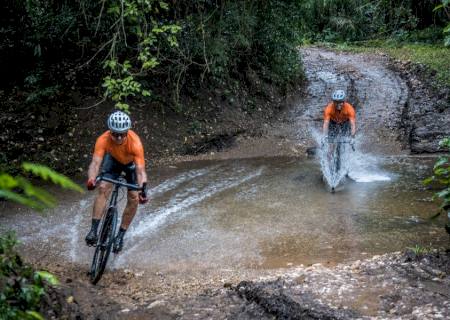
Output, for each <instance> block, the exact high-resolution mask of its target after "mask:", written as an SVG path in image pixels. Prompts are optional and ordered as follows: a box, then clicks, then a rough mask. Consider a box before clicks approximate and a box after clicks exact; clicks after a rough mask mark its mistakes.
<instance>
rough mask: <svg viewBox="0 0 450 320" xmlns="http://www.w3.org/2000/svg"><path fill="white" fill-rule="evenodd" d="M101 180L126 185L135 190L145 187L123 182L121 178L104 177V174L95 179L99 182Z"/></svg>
mask: <svg viewBox="0 0 450 320" xmlns="http://www.w3.org/2000/svg"><path fill="white" fill-rule="evenodd" d="M99 181H106V182H111V183H113V184H116V185H119V186H121V187H126V188H128V189H130V190H134V191H143V187H139V186H138V185H137V184H130V183H126V182H122V181H120V180H114V179H111V178H107V177H103V176H98V177H97V178H96V179H95V182H99Z"/></svg>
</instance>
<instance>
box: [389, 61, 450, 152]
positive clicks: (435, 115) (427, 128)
mask: <svg viewBox="0 0 450 320" xmlns="http://www.w3.org/2000/svg"><path fill="white" fill-rule="evenodd" d="M389 65H390V68H391V69H392V70H394V71H395V72H396V73H398V74H399V75H400V76H401V77H402V79H404V80H405V81H406V83H407V85H408V88H409V95H408V100H407V104H406V107H405V108H404V111H403V114H402V117H401V121H402V127H403V129H404V136H405V141H406V142H407V143H408V145H409V147H410V149H411V152H413V153H434V152H440V151H442V150H441V149H440V147H439V141H440V140H441V139H442V138H444V137H448V136H450V125H449V123H450V88H448V87H445V86H443V85H439V84H438V82H437V81H436V80H435V77H434V73H433V72H431V71H430V70H428V69H427V68H426V67H425V66H424V65H420V64H414V63H411V62H410V61H396V60H390V64H389Z"/></svg>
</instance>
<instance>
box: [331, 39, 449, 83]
mask: <svg viewBox="0 0 450 320" xmlns="http://www.w3.org/2000/svg"><path fill="white" fill-rule="evenodd" d="M334 48H335V49H338V50H342V51H350V52H357V53H386V54H388V55H390V56H391V57H393V58H395V59H398V60H402V61H411V62H413V63H420V64H423V65H425V66H427V67H428V68H429V69H430V70H432V71H433V73H435V77H436V81H437V82H438V84H440V85H444V86H447V87H450V48H449V47H444V46H443V45H436V44H419V43H398V42H394V41H389V40H372V41H364V42H358V43H353V44H338V45H336V46H335V47H334Z"/></svg>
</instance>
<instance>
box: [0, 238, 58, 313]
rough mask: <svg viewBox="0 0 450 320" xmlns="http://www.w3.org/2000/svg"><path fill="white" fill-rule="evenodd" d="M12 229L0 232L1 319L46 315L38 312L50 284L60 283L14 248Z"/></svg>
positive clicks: (14, 240)
mask: <svg viewBox="0 0 450 320" xmlns="http://www.w3.org/2000/svg"><path fill="white" fill-rule="evenodd" d="M16 245H17V240H16V238H15V236H14V235H13V234H12V233H7V234H4V235H0V315H1V319H17V320H18V319H43V317H42V315H41V314H40V313H39V312H38V310H39V306H40V301H41V298H42V296H43V295H44V294H45V290H46V287H47V285H57V284H58V280H57V279H56V277H55V276H54V275H52V274H50V273H48V272H46V271H38V272H34V271H33V269H32V268H31V267H29V266H28V265H26V264H25V263H24V262H23V261H22V259H21V258H20V256H19V255H18V254H17V252H16V250H15V246H16Z"/></svg>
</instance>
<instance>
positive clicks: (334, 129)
mask: <svg viewBox="0 0 450 320" xmlns="http://www.w3.org/2000/svg"><path fill="white" fill-rule="evenodd" d="M351 133H352V130H351V126H350V121H349V120H347V121H345V122H343V123H337V122H334V121H331V120H330V126H329V127H328V137H329V138H332V139H333V138H337V137H349V136H350V135H351Z"/></svg>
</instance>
